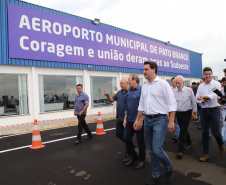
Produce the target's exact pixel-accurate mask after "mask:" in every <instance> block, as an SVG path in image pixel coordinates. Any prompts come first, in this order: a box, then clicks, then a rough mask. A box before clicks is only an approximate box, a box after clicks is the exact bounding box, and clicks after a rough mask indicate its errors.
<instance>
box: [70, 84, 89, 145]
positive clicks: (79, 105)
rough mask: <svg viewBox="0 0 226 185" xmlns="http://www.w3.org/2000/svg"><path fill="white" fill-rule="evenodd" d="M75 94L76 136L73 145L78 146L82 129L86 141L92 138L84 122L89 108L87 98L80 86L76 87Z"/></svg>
mask: <svg viewBox="0 0 226 185" xmlns="http://www.w3.org/2000/svg"><path fill="white" fill-rule="evenodd" d="M77 92H78V94H76V95H75V105H74V115H75V116H77V118H78V134H77V139H76V141H75V142H74V144H79V143H80V142H81V134H82V130H83V128H84V129H85V131H86V133H87V135H88V137H87V139H91V138H92V137H93V136H92V133H91V132H90V129H89V127H88V125H87V124H86V121H85V117H86V114H87V108H88V106H89V97H88V95H87V94H86V93H84V92H83V88H82V84H78V85H77Z"/></svg>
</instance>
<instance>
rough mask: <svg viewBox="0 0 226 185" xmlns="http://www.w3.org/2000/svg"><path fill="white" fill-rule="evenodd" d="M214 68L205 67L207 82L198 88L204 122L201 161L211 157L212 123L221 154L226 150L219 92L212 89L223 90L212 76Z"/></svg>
mask: <svg viewBox="0 0 226 185" xmlns="http://www.w3.org/2000/svg"><path fill="white" fill-rule="evenodd" d="M212 75H213V73H212V69H211V68H210V67H205V68H204V69H203V77H204V78H205V83H203V84H201V85H200V86H199V88H198V91H197V94H196V99H197V103H201V111H200V118H201V124H202V145H203V155H202V156H201V157H200V158H199V161H200V162H206V161H207V160H208V159H209V158H210V150H209V125H210V123H211V130H212V133H213V135H214V137H215V139H216V141H217V143H218V145H219V152H220V155H223V154H224V152H225V146H224V142H223V138H222V135H221V133H220V117H221V114H220V104H219V103H218V102H217V98H218V96H217V94H215V93H214V92H213V91H212V89H213V88H217V89H218V90H219V91H220V90H221V84H220V83H219V82H217V81H215V80H213V78H212Z"/></svg>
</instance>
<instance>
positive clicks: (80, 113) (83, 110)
mask: <svg viewBox="0 0 226 185" xmlns="http://www.w3.org/2000/svg"><path fill="white" fill-rule="evenodd" d="M88 107H89V104H88V103H86V104H85V106H84V108H83V109H82V111H81V112H79V113H78V115H79V116H81V115H82V114H83V113H84V112H85V110H86V109H87V108H88Z"/></svg>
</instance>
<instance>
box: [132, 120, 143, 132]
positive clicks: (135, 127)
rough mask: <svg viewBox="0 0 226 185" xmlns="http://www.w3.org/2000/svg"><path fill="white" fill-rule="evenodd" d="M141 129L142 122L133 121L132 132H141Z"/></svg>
mask: <svg viewBox="0 0 226 185" xmlns="http://www.w3.org/2000/svg"><path fill="white" fill-rule="evenodd" d="M142 127H143V121H141V120H139V121H137V120H136V121H135V122H134V124H133V128H134V130H141V129H142Z"/></svg>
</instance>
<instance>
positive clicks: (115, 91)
mask: <svg viewBox="0 0 226 185" xmlns="http://www.w3.org/2000/svg"><path fill="white" fill-rule="evenodd" d="M117 92H118V88H117V87H116V86H115V88H114V91H113V96H114V95H116V94H117ZM116 105H117V101H114V102H113V114H114V113H115V109H116Z"/></svg>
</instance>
